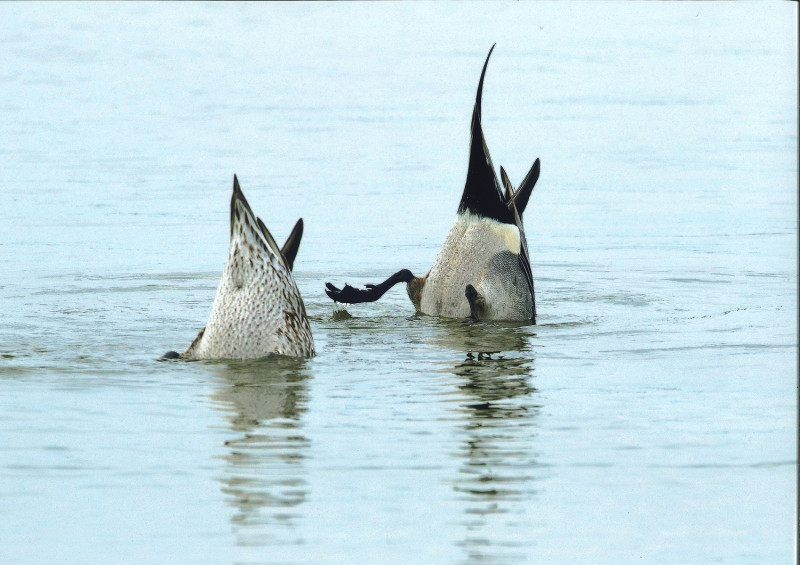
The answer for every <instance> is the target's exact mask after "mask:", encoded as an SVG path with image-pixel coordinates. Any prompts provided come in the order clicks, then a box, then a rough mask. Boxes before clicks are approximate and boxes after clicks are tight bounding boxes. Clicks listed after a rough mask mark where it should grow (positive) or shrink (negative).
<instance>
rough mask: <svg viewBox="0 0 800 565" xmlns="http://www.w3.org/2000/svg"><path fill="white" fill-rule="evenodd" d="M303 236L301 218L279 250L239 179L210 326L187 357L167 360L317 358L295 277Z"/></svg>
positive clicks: (174, 354)
mask: <svg viewBox="0 0 800 565" xmlns="http://www.w3.org/2000/svg"><path fill="white" fill-rule="evenodd" d="M302 237H303V219H302V218H300V219H299V220H298V221H297V223H296V224H295V226H294V228H293V229H292V232H291V233H290V235H289V237H288V238H287V239H286V242H285V243H284V245H283V247H278V244H277V243H276V242H275V239H274V238H273V237H272V234H270V232H269V230H268V229H267V226H266V225H265V224H264V222H263V221H262V220H261V218H259V217H257V216H256V215H255V214H254V213H253V209H252V208H251V207H250V204H249V203H248V202H247V199H246V198H245V196H244V193H243V192H242V189H241V187H240V186H239V179H238V178H237V176H236V175H234V176H233V195H232V196H231V204H230V247H229V251H228V262H227V264H226V265H225V269H224V270H223V272H222V279H221V280H220V283H219V286H218V287H217V293H216V296H215V297H214V303H213V305H212V307H211V315H210V317H209V319H208V323H207V324H206V326H205V327H204V328H203V329H202V330H200V332H199V333H198V334H197V337H196V338H195V339H194V341H192V343H191V345H189V347H188V348H187V349H186V350H185V351H184V352H183V353H177V352H175V351H169V352H167V353H166V354H165V355H164V356H162V359H186V360H198V359H258V358H262V357H268V356H270V355H273V354H277V355H284V356H289V357H312V356H314V353H315V351H314V338H313V336H312V334H311V326H310V325H309V322H308V316H307V315H306V308H305V304H304V303H303V298H302V296H301V295H300V291H299V290H298V288H297V284H296V283H295V280H294V277H293V276H292V269H293V268H294V262H295V258H296V257H297V252H298V249H299V247H300V240H301V238H302Z"/></svg>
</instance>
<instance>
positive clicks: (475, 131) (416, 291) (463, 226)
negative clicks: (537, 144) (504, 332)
mask: <svg viewBox="0 0 800 565" xmlns="http://www.w3.org/2000/svg"><path fill="white" fill-rule="evenodd" d="M493 50H494V45H493V46H492V48H491V49H490V50H489V54H488V55H487V56H486V62H485V63H484V65H483V71H482V72H481V78H480V82H478V94H477V97H476V100H475V108H474V109H473V112H472V139H471V141H470V151H469V165H468V167H467V180H466V183H465V185H464V192H463V194H462V195H461V203H460V204H459V206H458V213H457V214H456V219H455V222H453V226H452V227H451V228H450V231H449V233H448V234H447V237H446V238H445V241H444V244H443V245H442V248H441V250H440V251H439V254H438V255H437V257H436V260H435V261H434V263H433V266H432V267H431V269H430V271H428V273H427V274H426V275H425V276H422V277H417V276H414V275H413V274H412V273H411V271H409V270H408V269H402V270H400V271H398V272H396V273H395V274H393V275H392V276H391V277H389V278H388V279H386V280H385V281H383V282H382V283H380V284H375V285H371V284H368V285H366V288H364V289H358V288H354V287H352V286H350V285H348V284H345V286H344V288H342V289H339V288H338V287H336V286H334V285H332V284H331V283H326V285H325V286H326V290H325V292H326V294H327V295H328V296H329V297H330V298H332V299H333V300H334V301H336V302H338V303H342V304H356V303H360V302H374V301H376V300H378V299H379V298H380V297H381V296H383V294H384V293H385V292H386V291H387V290H389V289H390V288H391V287H393V286H394V285H395V284H397V283H401V282H404V283H406V291H407V292H408V296H409V298H410V299H411V302H412V303H413V304H414V306H415V307H416V309H417V311H419V312H422V313H424V314H428V315H432V316H443V317H448V318H466V317H471V318H472V319H474V320H498V321H499V320H503V321H528V322H530V323H533V324H535V323H536V298H535V294H534V288H533V273H532V272H531V264H530V256H529V254H528V245H527V242H526V240H525V230H524V229H523V225H522V214H523V213H524V212H525V207H526V206H527V204H528V200H529V198H530V196H531V192H532V191H533V187H534V185H535V184H536V181H537V180H538V178H539V168H540V164H539V159H536V161H535V162H534V163H533V166H532V167H531V169H530V171H528V174H527V175H526V176H525V178H524V180H523V181H522V183H521V184H520V186H519V188H518V189H517V190H514V188H513V187H512V185H511V182H510V181H509V179H508V175H507V174H506V172H505V170H504V169H503V168H502V167H500V175H501V178H502V182H503V187H504V188H505V190H503V189H501V186H500V183H499V182H498V179H497V175H496V173H495V170H494V165H492V159H491V157H490V156H489V149H488V148H487V146H486V140H485V139H484V136H483V129H482V127H481V93H482V91H483V78H484V75H485V74H486V67H487V65H488V63H489V57H490V56H491V55H492V51H493Z"/></svg>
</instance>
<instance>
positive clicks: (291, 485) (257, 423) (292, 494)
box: [213, 357, 310, 545]
mask: <svg viewBox="0 0 800 565" xmlns="http://www.w3.org/2000/svg"><path fill="white" fill-rule="evenodd" d="M214 367H215V368H216V369H218V373H219V375H220V377H221V379H220V380H221V382H220V386H219V389H218V390H217V391H216V392H215V393H214V395H213V399H214V401H215V402H216V404H218V405H219V406H220V407H221V408H222V409H223V410H225V411H226V412H228V421H229V423H230V428H231V430H233V431H234V432H236V437H234V438H233V439H230V440H228V441H226V442H225V447H226V452H225V454H224V455H223V459H224V460H225V462H226V466H225V474H224V475H223V476H222V477H220V478H219V481H220V482H221V483H222V492H223V493H224V494H225V496H226V498H227V501H228V503H229V504H230V505H231V506H232V507H233V508H234V514H233V516H232V518H231V523H232V526H233V530H234V533H235V534H236V537H237V543H238V544H239V545H267V544H269V545H276V544H277V545H283V544H297V543H302V540H300V539H297V538H296V537H294V536H293V534H292V531H293V529H294V527H295V526H296V522H297V520H299V519H300V516H301V515H302V511H301V509H300V506H301V505H302V504H303V502H304V501H305V500H306V498H307V496H308V487H307V482H306V479H305V475H306V473H305V469H304V466H303V462H304V460H305V458H306V454H307V451H308V448H309V443H310V442H309V440H308V439H307V438H306V437H305V436H304V435H303V430H302V427H303V426H302V421H301V416H302V414H303V413H304V412H305V410H306V403H307V398H308V387H307V382H306V381H307V379H308V372H307V368H306V364H305V361H304V360H296V359H289V358H280V357H275V358H270V359H265V360H261V361H251V362H220V363H215V364H214Z"/></svg>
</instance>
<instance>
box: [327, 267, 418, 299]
mask: <svg viewBox="0 0 800 565" xmlns="http://www.w3.org/2000/svg"><path fill="white" fill-rule="evenodd" d="M413 278H414V275H413V274H411V271H409V270H408V269H402V270H400V271H397V272H396V273H395V274H393V275H392V276H391V277H389V278H388V279H386V280H385V281H383V282H382V283H379V284H367V285H364V286H365V287H366V288H363V289H361V288H355V287H352V286H350V285H349V284H347V283H345V285H344V288H342V289H340V288H339V287H336V286H334V285H332V284H331V283H325V294H327V295H328V296H329V297H330V298H331V299H333V300H335V301H336V302H339V303H341V304H358V303H360V302H375V301H376V300H378V299H379V298H380V297H381V296H383V294H384V293H385V292H386V291H387V290H389V289H390V288H392V287H393V286H394V285H396V284H397V283H401V282H404V283H407V282H409V281H410V280H412V279H413Z"/></svg>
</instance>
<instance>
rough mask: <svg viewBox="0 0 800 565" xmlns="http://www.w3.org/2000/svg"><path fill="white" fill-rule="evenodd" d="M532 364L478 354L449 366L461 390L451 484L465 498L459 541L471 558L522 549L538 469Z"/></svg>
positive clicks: (494, 558) (495, 558)
mask: <svg viewBox="0 0 800 565" xmlns="http://www.w3.org/2000/svg"><path fill="white" fill-rule="evenodd" d="M532 364H533V359H530V358H524V357H497V356H491V357H488V356H486V355H484V358H483V359H476V358H475V357H474V356H473V357H472V358H469V357H468V358H467V359H466V360H465V361H463V362H461V363H458V364H456V365H455V366H454V367H453V368H452V369H451V372H452V373H454V374H455V375H457V376H458V377H459V378H460V384H459V385H458V388H459V390H460V391H461V392H462V394H463V397H462V400H461V402H459V407H458V413H459V414H460V416H461V418H462V423H461V425H460V426H459V428H458V431H457V434H458V436H459V447H458V449H457V450H456V451H455V455H456V457H458V459H459V463H460V464H459V469H458V474H457V475H456V476H455V477H454V479H453V488H454V490H455V491H456V493H457V498H458V500H459V501H461V502H462V503H463V506H464V520H463V523H462V525H463V526H464V527H465V530H466V531H465V534H464V539H463V540H462V541H461V542H460V544H459V545H461V546H462V547H463V548H464V550H465V551H466V552H467V553H468V554H469V556H470V562H472V561H473V560H474V561H480V562H484V561H486V562H505V561H506V560H509V559H512V560H513V559H516V558H522V557H524V555H525V554H526V549H525V548H524V547H523V546H524V545H525V544H526V543H529V542H528V541H526V540H528V535H527V534H528V531H529V530H527V527H526V525H525V515H526V512H527V511H529V510H530V501H531V500H532V499H533V496H534V495H535V492H536V491H535V488H534V482H535V481H536V478H537V474H538V473H537V471H540V470H539V469H538V466H539V464H538V462H537V460H536V454H535V451H534V449H533V438H535V436H536V418H537V415H538V413H539V406H538V405H537V404H536V401H535V398H534V395H535V394H536V392H537V391H536V388H535V387H534V386H533V385H532V384H531V382H530V381H531V379H532V371H533V367H532ZM512 540H513V541H512Z"/></svg>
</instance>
